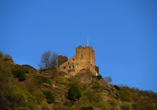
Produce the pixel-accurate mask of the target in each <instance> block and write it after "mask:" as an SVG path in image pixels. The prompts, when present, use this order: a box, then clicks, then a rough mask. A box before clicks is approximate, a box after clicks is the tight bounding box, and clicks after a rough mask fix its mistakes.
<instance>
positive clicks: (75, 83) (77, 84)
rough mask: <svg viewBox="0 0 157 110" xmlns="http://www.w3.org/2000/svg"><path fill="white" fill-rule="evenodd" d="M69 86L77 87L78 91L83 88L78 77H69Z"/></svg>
mask: <svg viewBox="0 0 157 110" xmlns="http://www.w3.org/2000/svg"><path fill="white" fill-rule="evenodd" d="M69 85H70V87H72V86H75V87H77V88H78V89H79V90H80V91H81V90H83V84H82V83H81V81H80V80H79V79H78V78H71V79H70V81H69Z"/></svg>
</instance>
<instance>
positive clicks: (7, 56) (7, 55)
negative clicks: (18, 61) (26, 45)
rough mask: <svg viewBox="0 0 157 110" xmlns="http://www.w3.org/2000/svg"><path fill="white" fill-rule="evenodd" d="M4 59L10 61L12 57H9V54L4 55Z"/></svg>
mask: <svg viewBox="0 0 157 110" xmlns="http://www.w3.org/2000/svg"><path fill="white" fill-rule="evenodd" d="M3 58H4V59H12V56H10V55H9V54H6V55H4V56H3Z"/></svg>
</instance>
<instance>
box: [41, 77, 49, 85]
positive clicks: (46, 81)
mask: <svg viewBox="0 0 157 110" xmlns="http://www.w3.org/2000/svg"><path fill="white" fill-rule="evenodd" d="M38 83H39V84H42V83H47V84H50V85H51V81H50V79H49V78H46V77H42V78H40V79H39V81H38Z"/></svg>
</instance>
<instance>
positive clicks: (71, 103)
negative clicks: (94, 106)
mask: <svg viewBox="0 0 157 110" xmlns="http://www.w3.org/2000/svg"><path fill="white" fill-rule="evenodd" d="M64 105H65V106H69V107H72V106H73V105H74V101H70V102H65V103H64Z"/></svg>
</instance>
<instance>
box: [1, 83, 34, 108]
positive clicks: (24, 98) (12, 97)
mask: <svg viewBox="0 0 157 110" xmlns="http://www.w3.org/2000/svg"><path fill="white" fill-rule="evenodd" d="M3 90H4V93H5V96H6V98H7V99H8V101H10V102H11V103H12V104H13V105H18V106H20V107H28V108H29V109H31V110H34V109H35V102H36V97H34V96H32V95H31V94H30V93H29V92H27V91H24V90H22V89H20V88H19V87H17V86H12V85H10V84H5V85H4V86H3Z"/></svg>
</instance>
